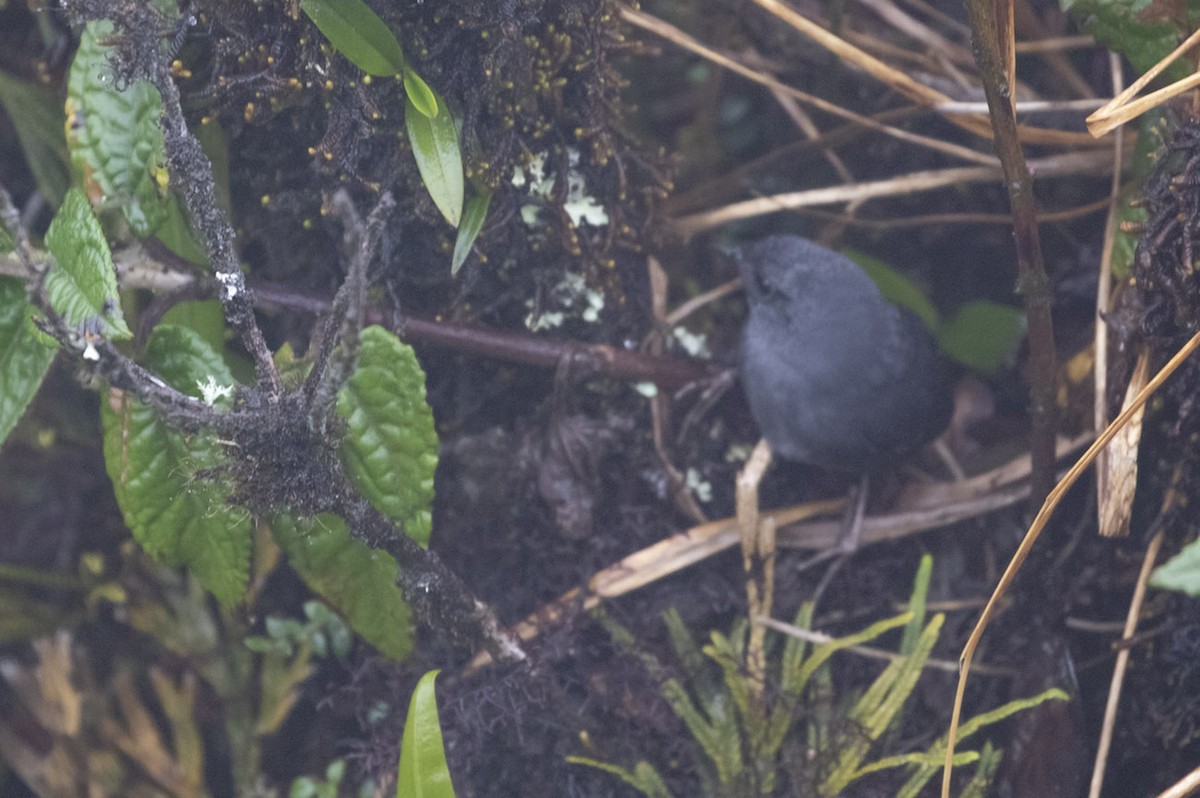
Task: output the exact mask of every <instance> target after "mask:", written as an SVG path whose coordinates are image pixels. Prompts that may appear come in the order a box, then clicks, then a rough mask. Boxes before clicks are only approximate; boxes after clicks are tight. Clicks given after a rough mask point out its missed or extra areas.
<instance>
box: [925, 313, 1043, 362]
mask: <svg viewBox="0 0 1200 798" xmlns="http://www.w3.org/2000/svg"><path fill="white" fill-rule="evenodd" d="M1024 336H1025V314H1024V313H1023V312H1021V311H1020V310H1018V309H1017V308H1014V307H1009V306H1008V305H1001V304H998V303H996V302H986V301H979V302H968V303H967V304H965V305H963V306H962V307H960V308H959V309H958V312H957V313H955V314H954V316H953V317H952V318H951V319H949V320H948V321H947V322H946V323H945V324H943V325H942V326H941V328H940V329H939V330H938V332H937V338H938V344H939V345H940V346H941V348H942V350H943V351H944V352H945V353H946V354H948V355H949V356H950V357H952V358H954V359H955V360H957V361H958V362H959V363H962V364H963V365H965V366H967V367H969V368H972V369H974V370H975V371H978V372H980V373H983V374H995V373H996V372H998V371H1000V369H1002V368H1004V367H1005V366H1007V365H1008V364H1009V363H1010V362H1012V359H1013V357H1015V356H1016V353H1017V348H1018V347H1019V346H1020V345H1021V339H1022V338H1023V337H1024Z"/></svg>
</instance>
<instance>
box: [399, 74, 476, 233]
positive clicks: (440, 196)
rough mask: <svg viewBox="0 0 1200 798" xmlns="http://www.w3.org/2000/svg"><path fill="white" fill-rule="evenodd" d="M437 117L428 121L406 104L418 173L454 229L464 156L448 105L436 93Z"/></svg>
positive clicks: (460, 198) (460, 202) (460, 200)
mask: <svg viewBox="0 0 1200 798" xmlns="http://www.w3.org/2000/svg"><path fill="white" fill-rule="evenodd" d="M434 97H435V98H436V100H437V108H438V113H437V116H435V117H432V118H430V117H428V116H426V115H425V114H423V113H421V111H420V109H419V108H417V107H416V106H415V105H414V104H413V101H412V99H411V98H410V99H408V100H406V102H405V110H404V126H405V127H406V128H408V139H409V141H410V142H412V149H413V157H415V158H416V159H417V171H418V172H420V173H421V180H422V182H424V183H425V190H426V191H428V192H429V196H430V197H432V198H433V204H434V205H436V206H437V209H438V210H439V211H441V212H442V216H444V217H446V221H447V222H449V223H450V224H451V225H452V226H453V227H458V222H459V220H460V219H461V218H462V210H463V193H464V189H463V167H462V153H461V151H460V149H459V146H458V129H457V128H456V127H455V125H454V117H453V116H452V115H451V114H450V110H449V109H448V108H447V107H446V102H445V101H444V100H443V99H442V98H441V97H440V96H438V95H437V93H436V92H435V93H434Z"/></svg>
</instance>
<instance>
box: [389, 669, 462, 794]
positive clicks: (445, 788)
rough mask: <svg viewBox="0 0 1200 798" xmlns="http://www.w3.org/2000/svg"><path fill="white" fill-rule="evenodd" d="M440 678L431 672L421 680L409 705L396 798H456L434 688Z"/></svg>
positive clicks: (434, 672) (397, 777) (401, 749)
mask: <svg viewBox="0 0 1200 798" xmlns="http://www.w3.org/2000/svg"><path fill="white" fill-rule="evenodd" d="M437 675H438V672H437V671H429V672H428V673H426V674H425V675H424V676H422V677H421V680H420V681H419V682H417V686H416V688H415V689H414V690H413V694H412V698H411V699H410V700H409V702H408V718H407V719H406V720H405V721H404V739H403V740H402V741H401V743H400V769H399V771H398V773H397V776H396V798H454V785H453V784H452V783H451V781H450V767H449V765H447V764H446V751H445V748H444V747H443V746H442V725H441V721H440V720H439V719H438V708H437V694H436V693H435V691H434V688H433V683H434V680H435V679H437Z"/></svg>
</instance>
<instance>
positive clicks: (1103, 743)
mask: <svg viewBox="0 0 1200 798" xmlns="http://www.w3.org/2000/svg"><path fill="white" fill-rule="evenodd" d="M1170 493H1171V492H1170V491H1168V495H1170ZM1162 542H1163V533H1162V530H1159V531H1158V532H1157V533H1155V535H1154V537H1153V538H1151V539H1150V545H1149V546H1147V547H1146V555H1145V556H1144V557H1143V558H1142V568H1141V571H1140V572H1139V573H1138V579H1137V584H1136V585H1135V586H1134V588H1133V598H1132V599H1130V601H1129V611H1128V613H1126V616H1125V629H1124V631H1123V632H1122V634H1121V637H1122V639H1125V640H1128V639H1129V638H1131V637H1133V635H1134V634H1135V633H1136V632H1137V625H1138V618H1139V617H1140V616H1141V613H1142V604H1143V602H1144V601H1145V599H1146V585H1147V583H1148V582H1149V581H1150V572H1151V571H1153V570H1154V563H1155V562H1156V561H1157V560H1158V550H1159V549H1160V548H1162ZM1128 667H1129V648H1127V647H1124V648H1122V649H1121V650H1120V651H1118V652H1117V661H1116V663H1115V664H1114V666H1113V675H1112V686H1111V687H1110V688H1109V690H1108V700H1107V701H1106V702H1105V705H1104V722H1103V724H1101V726H1100V744H1099V746H1098V748H1097V750H1096V760H1095V763H1094V766H1093V769H1092V784H1091V788H1090V789H1089V790H1088V798H1100V789H1101V787H1103V786H1104V767H1105V764H1106V763H1107V762H1108V751H1109V749H1110V748H1111V747H1112V736H1113V728H1114V727H1115V726H1116V720H1117V707H1118V706H1119V705H1120V703H1121V686H1122V685H1123V684H1124V683H1125V670H1126V668H1128Z"/></svg>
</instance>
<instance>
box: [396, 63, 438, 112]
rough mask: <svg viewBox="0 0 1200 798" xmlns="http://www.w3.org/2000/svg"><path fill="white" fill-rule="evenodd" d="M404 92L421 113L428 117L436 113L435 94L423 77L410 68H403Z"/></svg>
mask: <svg viewBox="0 0 1200 798" xmlns="http://www.w3.org/2000/svg"><path fill="white" fill-rule="evenodd" d="M404 93H405V94H406V95H408V99H409V100H411V101H412V104H413V106H414V107H415V108H416V109H417V110H418V111H420V112H421V114H422V115H424V116H427V117H429V118H430V119H432V118H434V117H435V116H437V115H438V101H437V95H436V94H434V93H433V89H431V88H429V84H428V83H426V82H425V80H424V78H422V77H421V76H420V75H418V74H417V73H416V72H414V71H413V70H411V69H406V70H404Z"/></svg>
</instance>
